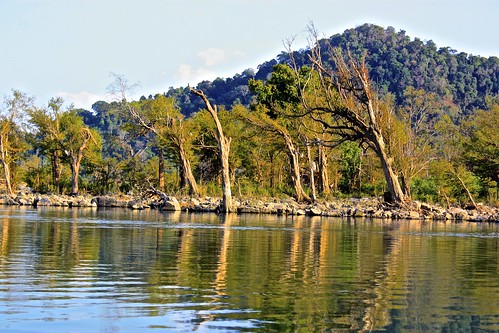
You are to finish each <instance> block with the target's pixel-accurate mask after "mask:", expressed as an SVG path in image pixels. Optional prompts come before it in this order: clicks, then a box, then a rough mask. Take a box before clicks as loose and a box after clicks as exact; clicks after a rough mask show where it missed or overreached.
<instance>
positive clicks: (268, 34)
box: [0, 0, 499, 108]
mask: <svg viewBox="0 0 499 333" xmlns="http://www.w3.org/2000/svg"><path fill="white" fill-rule="evenodd" d="M498 17H499V1H498V0H475V1H473V2H472V1H469V0H467V1H464V0H417V1H416V0H413V1H404V0H378V1H372V0H349V1H344V0H342V1H335V0H330V1H326V0H307V1H295V0H210V1H207V0H0V45H1V46H0V94H1V95H2V97H3V96H5V95H8V94H10V91H11V89H19V90H22V91H24V92H26V93H28V94H30V95H33V96H35V97H36V101H37V103H38V104H39V105H43V104H46V103H47V101H48V100H49V99H50V98H51V97H56V96H60V97H63V98H64V99H65V100H66V101H67V102H68V103H69V102H72V103H74V104H75V106H77V107H84V108H90V106H91V105H92V104H93V103H94V102H96V101H98V100H101V99H108V98H109V97H108V96H106V92H107V87H108V86H109V84H110V83H111V82H112V78H111V76H110V73H116V74H121V75H124V76H125V77H126V78H127V79H128V80H129V81H131V82H139V84H140V86H139V87H138V88H137V89H136V91H135V96H134V97H135V98H137V97H139V96H140V95H149V94H155V93H160V92H164V91H166V90H168V88H169V87H170V86H174V87H177V86H180V85H186V84H187V83H190V84H191V85H196V83H198V82H199V81H200V80H203V79H209V80H213V79H215V78H216V77H228V76H232V75H234V74H235V73H239V72H241V71H243V70H244V69H247V68H256V66H257V65H258V64H260V63H262V62H263V61H266V60H270V59H272V58H274V57H275V56H276V55H277V54H279V53H280V52H281V51H282V50H283V49H284V47H283V40H285V39H289V38H291V37H294V36H296V39H295V44H294V45H295V48H297V49H298V48H302V47H304V46H306V42H305V38H306V34H305V30H306V26H307V24H308V23H309V22H313V23H314V25H315V26H316V28H317V29H318V30H319V32H321V33H322V34H324V35H325V36H330V35H333V34H335V33H341V32H343V31H344V30H345V29H348V28H354V27H356V26H358V25H361V24H363V23H374V24H377V25H381V26H383V27H388V26H392V27H394V28H395V30H396V31H399V30H405V31H406V33H407V34H408V35H409V36H410V37H411V38H414V37H419V38H421V39H423V40H429V39H431V40H433V41H434V42H435V43H436V44H437V46H438V47H443V46H450V47H452V48H454V49H456V50H457V51H463V52H467V53H472V54H475V55H482V56H491V55H495V56H499V19H498Z"/></svg>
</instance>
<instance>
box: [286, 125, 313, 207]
mask: <svg viewBox="0 0 499 333" xmlns="http://www.w3.org/2000/svg"><path fill="white" fill-rule="evenodd" d="M279 133H280V134H281V135H282V136H283V137H284V141H285V142H286V147H287V148H288V156H289V163H290V167H291V180H292V181H293V187H294V189H295V195H296V201H298V202H304V201H305V202H312V200H311V199H310V197H309V196H308V195H307V194H306V193H305V191H304V190H303V187H302V185H301V173H300V160H299V153H298V151H297V150H296V149H295V145H294V144H293V140H292V139H291V137H290V136H289V135H288V133H286V132H285V131H279Z"/></svg>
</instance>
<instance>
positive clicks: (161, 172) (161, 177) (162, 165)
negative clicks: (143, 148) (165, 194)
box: [158, 148, 165, 191]
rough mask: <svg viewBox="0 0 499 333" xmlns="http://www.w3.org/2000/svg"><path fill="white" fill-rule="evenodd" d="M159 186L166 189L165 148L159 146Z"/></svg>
mask: <svg viewBox="0 0 499 333" xmlns="http://www.w3.org/2000/svg"><path fill="white" fill-rule="evenodd" d="M158 186H159V188H160V189H161V190H162V191H164V189H165V157H164V155H163V149H161V148H159V154H158Z"/></svg>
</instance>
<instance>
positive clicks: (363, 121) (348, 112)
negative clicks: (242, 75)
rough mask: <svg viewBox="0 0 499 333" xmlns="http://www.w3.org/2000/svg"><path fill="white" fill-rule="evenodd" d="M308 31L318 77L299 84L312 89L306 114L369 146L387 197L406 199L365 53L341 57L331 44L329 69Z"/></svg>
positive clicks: (332, 130)
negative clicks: (375, 159) (311, 40)
mask: <svg viewBox="0 0 499 333" xmlns="http://www.w3.org/2000/svg"><path fill="white" fill-rule="evenodd" d="M311 33H312V37H313V42H314V45H313V46H312V47H311V54H310V60H311V62H312V65H313V67H314V69H315V70H316V72H317V73H318V80H317V81H314V82H309V86H307V87H302V90H303V91H305V89H311V88H312V90H313V91H314V94H313V95H312V96H310V93H308V94H305V93H304V94H302V96H303V104H304V105H305V108H306V109H307V111H308V114H309V115H310V116H311V117H312V118H313V119H314V120H315V121H318V122H319V123H321V124H322V125H323V126H324V128H325V129H326V131H328V132H329V133H332V134H335V135H337V136H339V137H340V138H342V139H344V140H351V141H357V142H361V143H362V144H365V145H367V146H368V147H370V148H371V149H372V150H373V151H374V152H375V153H376V155H377V156H378V158H379V161H380V163H381V167H382V169H383V174H384V176H385V180H386V183H387V187H388V190H389V194H390V195H389V197H388V198H389V199H390V201H392V202H394V203H402V202H404V201H406V200H407V197H406V195H405V194H404V192H403V191H402V187H401V186H400V183H399V179H398V176H397V173H396V172H395V169H394V166H393V159H392V158H391V157H390V155H389V149H388V147H387V144H386V138H385V137H384V135H383V110H382V106H381V101H379V100H378V98H377V95H376V93H375V92H374V91H373V90H372V87H371V81H370V79H369V75H368V71H367V68H366V64H365V61H364V60H365V57H364V58H363V59H362V60H360V61H359V60H355V59H354V58H353V56H352V55H351V54H350V53H349V54H348V56H347V57H344V55H343V54H342V53H341V52H340V51H338V50H336V49H332V48H331V57H332V59H333V60H334V63H335V65H336V69H335V70H331V69H330V68H329V67H328V66H326V65H325V64H324V63H323V62H322V55H321V46H320V45H321V44H320V41H319V40H318V38H317V34H316V33H315V31H314V30H313V28H311ZM311 81H312V80H311ZM318 96H320V98H318Z"/></svg>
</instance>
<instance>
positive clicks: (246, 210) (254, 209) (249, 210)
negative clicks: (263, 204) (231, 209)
mask: <svg viewBox="0 0 499 333" xmlns="http://www.w3.org/2000/svg"><path fill="white" fill-rule="evenodd" d="M237 212H238V213H241V214H242V213H250V214H259V213H260V209H259V208H258V207H253V206H241V207H238V208H237Z"/></svg>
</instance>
